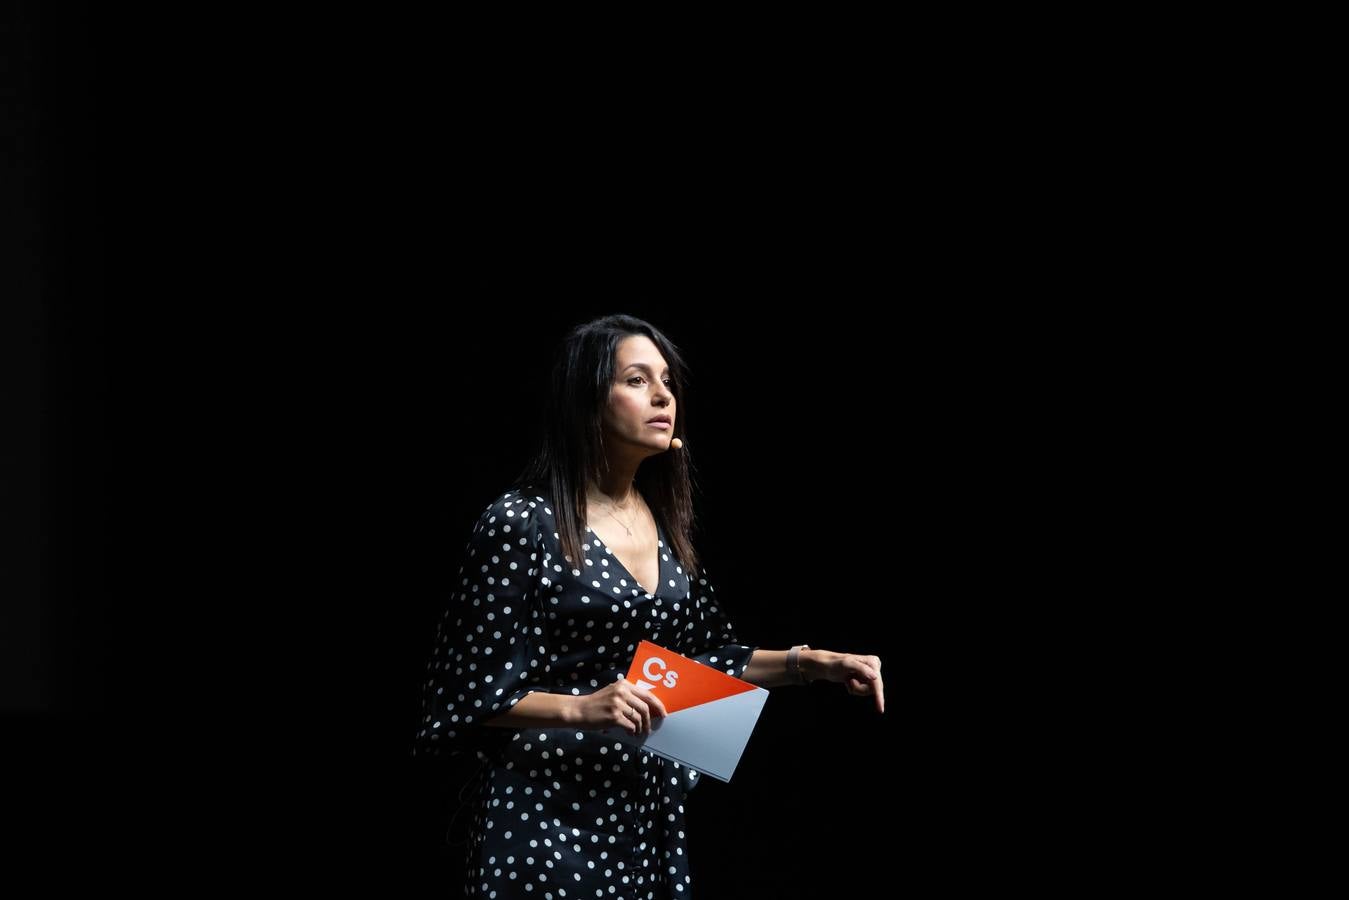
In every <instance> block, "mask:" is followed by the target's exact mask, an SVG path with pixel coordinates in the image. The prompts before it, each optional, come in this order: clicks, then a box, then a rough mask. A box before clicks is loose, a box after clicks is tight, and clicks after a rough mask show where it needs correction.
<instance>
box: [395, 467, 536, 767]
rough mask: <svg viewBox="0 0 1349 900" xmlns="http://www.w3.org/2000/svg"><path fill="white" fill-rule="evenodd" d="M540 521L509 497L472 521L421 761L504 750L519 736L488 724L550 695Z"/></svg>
mask: <svg viewBox="0 0 1349 900" xmlns="http://www.w3.org/2000/svg"><path fill="white" fill-rule="evenodd" d="M536 522H537V520H536V517H535V515H534V510H533V506H532V504H531V502H530V500H529V498H527V497H521V496H520V494H518V493H516V492H514V491H508V492H506V493H505V494H503V495H502V496H500V497H498V498H497V499H496V500H495V501H494V502H493V503H491V504H490V505H489V506H488V507H487V509H486V510H484V511H483V512H482V513H481V514H480V515H479V516H478V520H477V521H476V522H475V523H474V525H473V530H472V533H471V534H470V536H469V540H468V546H467V548H466V549H465V553H464V557H463V559H464V561H463V565H462V566H461V567H460V569H459V582H458V584H457V586H456V587H455V589H454V591H453V593H452V594H451V596H450V599H449V602H448V604H447V606H446V608H445V609H444V611H443V613H442V615H441V617H440V620H439V622H438V623H437V625H436V635H435V642H434V649H433V650H432V652H431V655H430V658H429V660H428V661H427V664H426V677H425V678H424V679H423V680H422V683H421V713H422V718H421V724H420V727H419V729H418V731H417V733H416V738H415V740H414V742H413V750H412V755H413V756H430V757H457V756H459V755H460V754H465V753H470V752H473V753H477V754H479V755H482V754H483V753H485V752H487V751H490V750H492V749H493V748H495V747H498V746H500V745H503V744H505V743H506V742H507V741H508V740H510V738H511V736H512V734H513V732H512V729H510V728H501V727H497V726H487V725H484V724H483V722H484V721H485V720H487V719H490V718H492V717H493V716H496V715H498V714H499V713H501V712H504V711H505V710H507V709H509V708H510V707H512V706H514V705H515V704H516V703H518V702H519V701H520V700H521V699H522V698H523V697H525V696H526V695H528V694H529V693H531V692H533V691H537V690H543V691H546V690H547V689H548V688H547V687H546V686H545V682H544V674H545V673H546V672H547V671H549V670H550V669H551V666H549V665H548V656H547V647H546V644H545V642H544V640H543V634H544V632H543V624H544V623H543V618H542V614H541V612H540V604H539V601H538V590H537V589H538V583H539V580H540V574H541V566H540V564H539V555H540V553H541V550H540V547H539V528H538V526H537V524H536Z"/></svg>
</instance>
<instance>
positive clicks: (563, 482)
mask: <svg viewBox="0 0 1349 900" xmlns="http://www.w3.org/2000/svg"><path fill="white" fill-rule="evenodd" d="M684 383H685V370H684V364H683V361H682V359H681V358H680V355H679V352H678V350H677V349H676V348H675V346H674V345H673V344H672V343H671V342H670V341H669V340H668V339H667V338H666V337H665V336H664V335H663V334H661V333H660V332H659V331H658V330H657V329H656V328H654V327H653V326H651V325H650V324H648V323H647V322H645V321H642V320H641V319H636V318H633V317H630V316H623V315H615V316H607V317H604V318H601V319H597V320H595V321H593V322H590V323H588V324H585V325H581V326H578V327H577V328H576V329H574V330H573V331H572V333H571V334H570V335H569V336H568V337H567V338H566V340H565V341H564V342H563V343H562V345H561V347H560V349H559V351H558V355H557V358H556V359H555V360H554V365H553V370H552V377H551V378H550V380H549V384H550V387H551V390H552V396H551V397H550V398H549V401H550V402H549V403H548V404H547V406H546V417H547V423H546V428H545V433H544V438H543V443H542V446H541V448H540V450H539V452H538V453H537V455H536V456H535V458H534V459H533V460H532V461H531V463H530V464H529V465H528V466H527V467H526V468H525V470H524V471H523V472H521V474H520V476H519V477H518V478H517V479H516V480H515V482H514V485H513V486H512V488H511V489H510V490H507V491H505V492H504V493H502V494H500V495H499V496H498V497H497V498H496V499H495V500H494V501H493V502H492V503H490V504H489V505H488V506H487V508H486V509H484V510H483V512H482V513H481V515H480V516H479V517H478V521H477V522H476V523H475V524H474V527H473V531H472V535H471V536H470V538H469V542H468V548H467V555H466V557H465V562H464V565H463V567H462V569H461V570H460V576H461V579H462V580H461V581H460V582H459V584H458V585H457V586H456V588H455V593H454V595H453V597H452V598H451V601H450V606H449V608H448V609H446V610H445V612H444V615H443V616H442V618H441V620H440V623H439V625H438V629H437V640H436V646H435V650H434V652H433V653H432V656H431V659H430V661H429V663H428V665H427V677H426V679H425V680H424V681H423V683H422V690H423V693H422V700H423V710H422V711H423V721H422V723H421V727H420V729H419V730H418V731H417V734H416V744H415V749H414V753H416V754H420V755H429V756H458V755H460V754H465V753H469V752H472V753H475V754H476V755H477V757H478V758H479V759H480V760H481V761H482V763H483V766H482V768H481V770H480V775H481V776H482V780H481V783H480V785H479V790H478V794H477V796H476V798H474V800H473V801H472V802H473V809H474V820H473V823H472V830H471V840H470V841H469V847H468V860H467V865H468V871H467V882H466V892H467V894H468V895H470V896H477V895H481V896H495V897H497V898H506V897H537V898H547V897H573V898H579V897H598V896H604V897H627V898H667V897H689V896H691V895H692V880H691V878H690V874H689V864H688V844H687V840H686V834H685V830H684V805H683V804H684V799H685V796H686V795H687V793H688V792H689V791H690V790H692V788H693V787H694V786H695V785H696V784H697V782H698V779H699V773H698V772H697V771H695V770H693V769H690V768H688V767H687V766H681V765H680V764H679V763H676V762H672V761H669V760H666V759H664V758H662V757H659V756H657V755H655V754H653V753H651V752H649V751H644V750H642V749H641V748H639V747H632V746H630V745H628V744H626V743H623V742H620V741H615V740H614V739H613V738H612V737H607V738H606V737H604V736H602V735H600V734H599V732H600V731H602V730H604V729H606V728H610V727H613V726H618V727H622V728H624V729H626V730H627V731H628V732H629V733H630V734H634V735H637V734H649V733H650V732H651V730H652V723H653V721H655V720H657V719H658V718H659V717H660V716H663V715H664V714H665V710H664V708H663V706H662V704H661V702H660V700H659V698H658V697H656V696H655V695H654V694H653V693H652V692H650V691H643V690H639V689H637V687H636V686H635V685H634V684H632V683H631V682H629V681H627V679H626V678H625V676H626V674H627V670H628V664H629V662H630V661H631V659H632V656H633V653H634V651H635V650H636V646H637V643H638V641H640V640H642V639H646V640H649V641H652V642H654V643H656V644H659V645H661V646H663V647H667V648H669V649H671V650H673V651H675V652H677V653H680V654H682V655H684V656H687V657H690V658H692V659H696V660H698V661H699V662H702V663H704V664H706V665H709V666H715V667H717V668H719V669H721V670H723V671H725V672H726V673H728V674H730V675H733V676H736V677H738V678H742V679H744V680H745V681H749V682H752V683H754V684H756V685H758V686H760V687H764V688H773V687H780V686H785V685H789V684H798V683H805V682H807V681H812V680H828V681H839V682H843V683H844V684H846V685H847V689H848V691H849V692H850V693H853V694H858V695H870V696H874V698H875V703H876V707H877V709H878V710H879V711H882V712H883V711H884V709H885V698H884V690H883V686H882V680H881V674H880V667H881V664H880V660H879V659H878V658H877V657H875V656H859V655H855V654H850V653H835V652H831V651H828V650H815V649H810V648H808V647H805V646H804V645H801V647H799V648H793V650H794V651H795V652H792V651H788V650H765V649H762V648H759V647H756V646H753V645H749V644H744V643H741V642H740V639H739V638H738V637H737V636H736V631H735V628H734V626H733V625H732V622H731V619H730V616H729V614H728V613H727V610H726V609H725V607H724V606H723V605H722V604H721V603H720V602H719V601H718V598H717V596H716V592H715V589H714V588H713V586H712V584H711V582H710V581H709V579H708V574H707V569H706V567H705V566H704V565H703V564H702V562H701V561H700V559H699V557H698V554H697V552H696V551H695V549H694V547H693V545H692V542H691V540H690V532H691V527H692V523H693V506H692V499H691V494H692V488H691V480H690V477H689V463H688V459H687V456H686V453H685V452H684V451H682V450H681V449H680V448H681V447H682V440H681V439H679V438H676V437H674V436H675V435H677V434H680V433H682V431H683V429H682V427H681V423H682V421H683V417H681V415H680V403H681V400H682V398H683V397H684ZM661 419H664V420H665V422H664V424H659V420H661ZM643 463H645V465H643ZM559 888H561V889H564V890H565V893H564V892H563V890H558V889H559ZM611 889H612V890H611Z"/></svg>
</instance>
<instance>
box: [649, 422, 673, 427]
mask: <svg viewBox="0 0 1349 900" xmlns="http://www.w3.org/2000/svg"><path fill="white" fill-rule="evenodd" d="M646 424H648V425H650V426H651V427H653V428H669V427H670V423H669V422H647V423H646Z"/></svg>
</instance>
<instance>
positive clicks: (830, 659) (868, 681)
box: [802, 649, 885, 712]
mask: <svg viewBox="0 0 1349 900" xmlns="http://www.w3.org/2000/svg"><path fill="white" fill-rule="evenodd" d="M802 654H803V660H802V668H803V669H804V671H805V673H806V677H808V678H810V679H811V680H812V681H815V680H821V681H841V682H843V683H844V684H845V685H847V687H848V693H850V694H853V695H855V696H858V697H865V696H867V695H869V694H870V695H874V696H875V697H876V709H877V710H878V711H880V712H885V682H884V680H883V679H882V678H881V658H880V657H879V656H861V655H859V654H856V653H835V652H834V651H832V650H814V649H812V650H803V651H802Z"/></svg>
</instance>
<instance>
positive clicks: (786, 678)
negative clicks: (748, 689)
mask: <svg viewBox="0 0 1349 900" xmlns="http://www.w3.org/2000/svg"><path fill="white" fill-rule="evenodd" d="M789 652H790V651H788V650H755V651H754V653H753V654H752V655H751V656H750V658H749V665H748V666H746V667H745V672H744V674H743V675H741V676H740V680H742V681H748V682H749V683H750V684H757V685H758V686H759V687H761V688H775V687H785V686H786V685H789V684H799V683H800V682H798V681H797V679H796V676H795V675H791V674H789V673H788V672H787V654H788V653H789ZM818 653H819V651H817V650H802V651H801V652H800V654H798V657H797V663H798V664H799V665H800V666H801V672H802V674H804V675H805V676H806V678H811V679H813V678H817V677H818V674H817V670H816V665H817V664H818V663H819V658H818V656H817V654H818Z"/></svg>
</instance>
